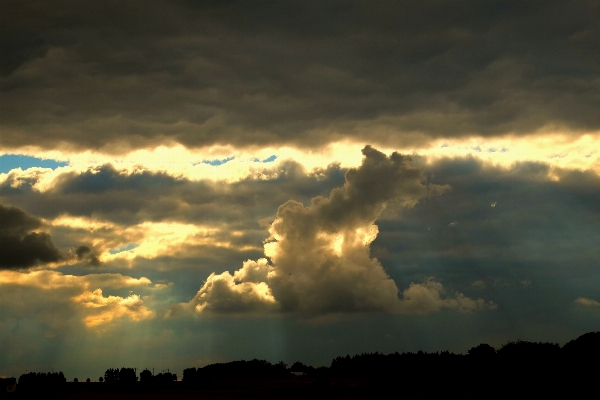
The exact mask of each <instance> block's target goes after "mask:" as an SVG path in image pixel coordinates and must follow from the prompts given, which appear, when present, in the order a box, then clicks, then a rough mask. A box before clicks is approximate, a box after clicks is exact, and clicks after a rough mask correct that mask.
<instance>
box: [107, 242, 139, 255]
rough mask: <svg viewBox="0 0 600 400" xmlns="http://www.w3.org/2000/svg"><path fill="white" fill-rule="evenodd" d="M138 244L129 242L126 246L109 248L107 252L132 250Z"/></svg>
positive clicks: (114, 252) (115, 252)
mask: <svg viewBox="0 0 600 400" xmlns="http://www.w3.org/2000/svg"><path fill="white" fill-rule="evenodd" d="M138 246H139V244H137V243H129V244H128V245H127V246H123V247H119V248H118V249H110V250H109V251H108V252H109V253H110V254H118V253H123V252H124V251H129V250H133V249H135V248H136V247H138Z"/></svg>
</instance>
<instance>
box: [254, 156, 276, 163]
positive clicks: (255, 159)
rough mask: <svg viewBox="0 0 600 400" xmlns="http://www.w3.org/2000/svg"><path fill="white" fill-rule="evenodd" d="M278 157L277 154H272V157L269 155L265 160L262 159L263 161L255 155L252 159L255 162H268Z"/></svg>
mask: <svg viewBox="0 0 600 400" xmlns="http://www.w3.org/2000/svg"><path fill="white" fill-rule="evenodd" d="M276 159H277V156H276V155H272V156H270V157H267V158H265V159H264V160H262V161H261V160H260V159H258V158H256V157H254V158H253V159H252V161H254V162H259V163H268V162H273V161H275V160H276Z"/></svg>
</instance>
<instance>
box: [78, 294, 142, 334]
mask: <svg viewBox="0 0 600 400" xmlns="http://www.w3.org/2000/svg"><path fill="white" fill-rule="evenodd" d="M73 301H74V302H75V303H76V304H77V305H79V306H81V307H84V308H87V309H89V311H88V312H87V315H86V316H85V318H84V323H85V325H86V326H88V327H96V326H98V325H103V324H107V323H109V322H111V321H112V320H114V319H116V318H121V317H125V316H126V317H129V318H130V319H131V320H133V321H142V320H144V319H149V318H152V317H154V312H153V311H150V310H149V309H148V308H147V307H146V306H145V305H144V302H143V300H142V299H141V297H140V296H139V295H137V294H131V295H129V296H127V297H125V298H123V297H119V296H108V297H104V296H103V295H102V289H96V290H94V291H91V292H84V293H82V294H80V295H79V296H75V297H73Z"/></svg>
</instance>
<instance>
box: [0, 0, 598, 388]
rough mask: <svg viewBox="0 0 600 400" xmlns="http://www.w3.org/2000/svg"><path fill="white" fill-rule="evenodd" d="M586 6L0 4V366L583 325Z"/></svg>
mask: <svg viewBox="0 0 600 400" xmlns="http://www.w3.org/2000/svg"><path fill="white" fill-rule="evenodd" d="M598 49H600V4H599V3H598V2H595V1H545V2H539V1H527V0H525V1H523V0H520V1H494V0H492V1H453V0H449V1H448V0H444V1H442V0H431V1H429V0H419V1H410V0H409V1H403V2H395V1H377V0H375V1H368V2H367V1H351V0H347V1H327V0H326V1H319V2H305V1H262V2H249V1H203V2H193V1H158V0H157V1H151V2H148V1H102V2H99V1H96V2H81V1H57V0H44V1H36V0H31V1H17V0H0V53H1V55H2V56H1V57H0V91H1V92H0V354H1V357H0V376H16V377H18V376H19V375H21V374H22V373H24V372H25V371H44V372H46V371H50V370H55V371H56V370H62V371H63V372H64V373H65V375H66V376H67V378H68V379H69V380H72V378H74V377H78V378H79V379H80V380H81V379H85V378H88V377H89V378H91V379H92V380H97V377H99V376H101V375H103V373H104V371H105V370H106V369H107V368H114V367H132V368H138V369H140V370H141V369H144V368H150V369H152V368H154V369H155V371H157V372H160V371H162V370H166V369H170V371H171V372H175V373H178V374H180V373H181V372H182V370H183V369H184V368H188V367H201V366H204V365H207V364H211V363H216V362H227V361H234V360H240V359H247V360H248V359H252V358H259V359H266V360H268V361H270V362H273V363H275V362H278V361H284V362H286V363H288V364H290V365H291V364H292V363H293V362H295V361H302V362H304V363H305V364H309V365H314V366H320V365H329V364H330V363H331V360H332V358H334V357H336V356H339V355H346V354H350V355H352V354H358V353H363V352H375V351H379V352H383V353H391V352H395V351H398V352H407V351H417V350H420V349H421V350H424V351H442V350H449V351H453V352H457V353H466V352H467V350H468V349H470V348H471V347H473V346H476V345H477V344H479V343H488V344H491V345H492V346H495V347H500V346H501V345H502V344H503V343H506V342H507V341H509V340H517V339H522V340H531V341H550V342H555V343H560V344H561V345H562V344H564V343H566V342H567V341H569V340H571V339H574V338H576V337H577V336H579V335H581V334H583V333H586V332H589V331H595V330H598V327H599V326H600V290H599V289H598V288H599V287H600V253H599V249H600V234H598V232H600V113H599V112H598V109H599V108H600V96H599V93H600V51H598Z"/></svg>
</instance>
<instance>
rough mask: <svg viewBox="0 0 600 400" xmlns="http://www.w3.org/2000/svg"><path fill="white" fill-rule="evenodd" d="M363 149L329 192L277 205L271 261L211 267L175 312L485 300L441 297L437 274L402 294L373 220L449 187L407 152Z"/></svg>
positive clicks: (420, 307)
mask: <svg viewBox="0 0 600 400" xmlns="http://www.w3.org/2000/svg"><path fill="white" fill-rule="evenodd" d="M362 152H363V155H364V156H365V158H364V160H363V162H362V165H361V166H360V167H359V168H356V169H350V170H349V171H348V172H347V173H346V176H345V184H344V186H343V187H340V188H336V189H334V190H332V191H331V194H330V196H329V197H328V198H325V197H315V198H313V199H312V201H311V204H310V205H309V206H304V205H303V204H302V203H299V202H297V201H293V200H290V201H288V202H286V203H285V204H283V205H282V206H281V207H279V210H278V211H277V217H276V219H275V221H274V222H273V223H272V224H271V227H270V229H269V232H270V234H271V235H270V237H269V238H268V239H267V241H266V243H265V246H264V250H265V255H266V256H267V257H268V258H269V259H270V261H271V263H269V262H268V261H267V259H264V258H263V259H259V260H258V261H252V260H248V261H247V262H245V263H244V265H243V267H242V268H241V269H239V270H238V271H236V272H235V273H234V274H233V275H231V274H230V273H229V272H223V273H222V274H218V275H217V274H214V273H213V274H211V275H210V276H209V277H208V279H207V280H206V282H205V283H204V285H203V286H202V287H201V288H200V290H199V292H198V293H197V294H196V296H195V297H194V298H193V299H192V301H191V302H190V303H188V304H183V305H179V306H178V307H176V308H174V309H172V311H174V312H175V311H176V310H180V309H181V308H182V307H183V308H186V307H187V308H190V307H192V308H193V309H194V310H195V311H197V312H203V311H213V312H242V311H255V310H265V309H270V310H273V309H278V310H281V311H284V312H289V311H298V312H302V313H326V312H350V311H388V312H400V313H427V312H433V311H438V310H439V309H441V308H444V307H446V308H454V309H457V310H459V311H463V312H470V311H473V310H474V309H477V308H481V307H483V306H485V305H486V303H485V302H484V301H483V300H472V299H468V298H467V297H465V296H464V295H462V294H457V295H456V297H452V298H443V297H442V294H443V292H444V290H443V287H442V285H441V284H440V283H438V282H435V281H434V280H432V279H429V280H427V281H426V282H425V283H423V284H412V285H411V286H410V287H409V288H408V289H407V290H405V291H404V293H403V298H402V299H400V298H399V297H398V287H397V286H396V283H395V282H394V281H393V280H392V279H391V278H390V277H389V276H388V274H387V273H386V272H385V270H384V269H383V267H382V265H381V264H380V262H379V261H378V260H377V259H376V258H372V257H371V255H370V244H371V243H372V242H373V240H374V239H375V238H376V236H377V233H378V229H377V226H376V225H375V224H374V223H375V220H376V219H377V218H378V217H379V215H380V214H381V212H382V211H383V210H384V208H385V207H386V204H387V203H388V202H390V201H396V202H399V203H400V204H401V205H403V206H405V207H410V206H413V205H415V204H416V203H417V202H418V201H419V200H420V199H422V198H423V197H425V196H427V195H428V193H436V192H440V191H441V190H443V188H441V187H439V186H428V185H427V184H426V182H425V179H424V177H423V175H422V171H421V170H420V169H419V168H416V167H415V166H413V165H412V163H411V159H410V158H409V157H406V156H402V155H400V154H398V153H393V154H392V155H391V156H389V157H388V156H386V155H385V154H383V153H381V152H379V151H377V150H375V149H373V148H372V147H370V146H367V147H365V148H364V149H363V151H362Z"/></svg>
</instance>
